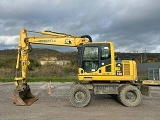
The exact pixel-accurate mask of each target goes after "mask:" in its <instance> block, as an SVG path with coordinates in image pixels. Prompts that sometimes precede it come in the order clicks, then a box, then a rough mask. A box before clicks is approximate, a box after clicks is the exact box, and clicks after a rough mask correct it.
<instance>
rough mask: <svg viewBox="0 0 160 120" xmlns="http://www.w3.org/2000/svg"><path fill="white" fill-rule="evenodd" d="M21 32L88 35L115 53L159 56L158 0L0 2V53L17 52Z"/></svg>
mask: <svg viewBox="0 0 160 120" xmlns="http://www.w3.org/2000/svg"><path fill="white" fill-rule="evenodd" d="M23 28H25V29H27V30H33V31H43V30H50V31H54V32H61V33H68V34H71V35H75V36H77V35H78V36H81V35H90V36H91V37H92V39H93V41H95V42H98V41H100V42H103V41H109V42H113V43H114V45H115V51H117V52H139V53H142V52H149V53H160V0H28V1H26V0H0V49H17V45H18V41H19V32H20V30H21V29H23ZM34 47H42V46H34ZM45 48H52V49H57V50H60V51H72V50H76V49H73V48H66V47H63V48H62V47H55V46H45Z"/></svg>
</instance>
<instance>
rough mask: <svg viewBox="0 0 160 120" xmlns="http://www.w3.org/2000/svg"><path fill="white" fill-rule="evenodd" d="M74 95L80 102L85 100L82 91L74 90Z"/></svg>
mask: <svg viewBox="0 0 160 120" xmlns="http://www.w3.org/2000/svg"><path fill="white" fill-rule="evenodd" d="M74 97H75V100H76V101H77V102H82V101H84V100H85V94H84V93H83V92H76V93H75V95H74Z"/></svg>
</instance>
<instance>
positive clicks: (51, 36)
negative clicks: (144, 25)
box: [12, 29, 92, 105]
mask: <svg viewBox="0 0 160 120" xmlns="http://www.w3.org/2000/svg"><path fill="white" fill-rule="evenodd" d="M28 32H34V31H29V30H26V29H22V30H21V32H20V40H19V44H18V55H17V62H16V76H15V79H14V84H15V86H16V88H15V90H14V95H13V97H12V101H13V103H15V104H16V105H31V104H32V103H33V102H35V101H36V100H37V99H38V98H36V97H35V96H34V95H33V94H32V93H31V90H30V87H29V85H28V84H27V68H28V65H29V64H30V62H29V60H28V55H29V50H30V48H31V44H41V45H54V46H68V47H78V46H79V45H82V44H84V43H87V42H92V38H91V37H90V36H89V35H83V36H73V35H69V34H64V33H57V32H51V31H42V32H34V33H40V34H41V35H39V36H27V33H28ZM86 38H87V39H86ZM19 73H20V75H19Z"/></svg>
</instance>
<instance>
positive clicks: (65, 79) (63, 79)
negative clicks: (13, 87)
mask: <svg viewBox="0 0 160 120" xmlns="http://www.w3.org/2000/svg"><path fill="white" fill-rule="evenodd" d="M77 79H78V78H77V77H75V76H74V77H51V78H50V77H49V78H48V77H41V78H37V77H32V78H28V79H27V82H49V81H51V82H74V81H76V80H77ZM13 81H14V78H0V82H13Z"/></svg>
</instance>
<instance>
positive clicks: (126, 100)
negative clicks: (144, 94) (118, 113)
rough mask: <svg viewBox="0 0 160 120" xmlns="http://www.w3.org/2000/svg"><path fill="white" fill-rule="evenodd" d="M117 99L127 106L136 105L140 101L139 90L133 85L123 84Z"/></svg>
mask: <svg viewBox="0 0 160 120" xmlns="http://www.w3.org/2000/svg"><path fill="white" fill-rule="evenodd" d="M119 100H120V102H121V103H122V104H123V105H125V106H127V107H135V106H138V105H139V104H140V102H141V92H140V90H139V89H138V88H137V87H135V86H133V85H124V86H123V87H122V88H121V90H120V91H119Z"/></svg>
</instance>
